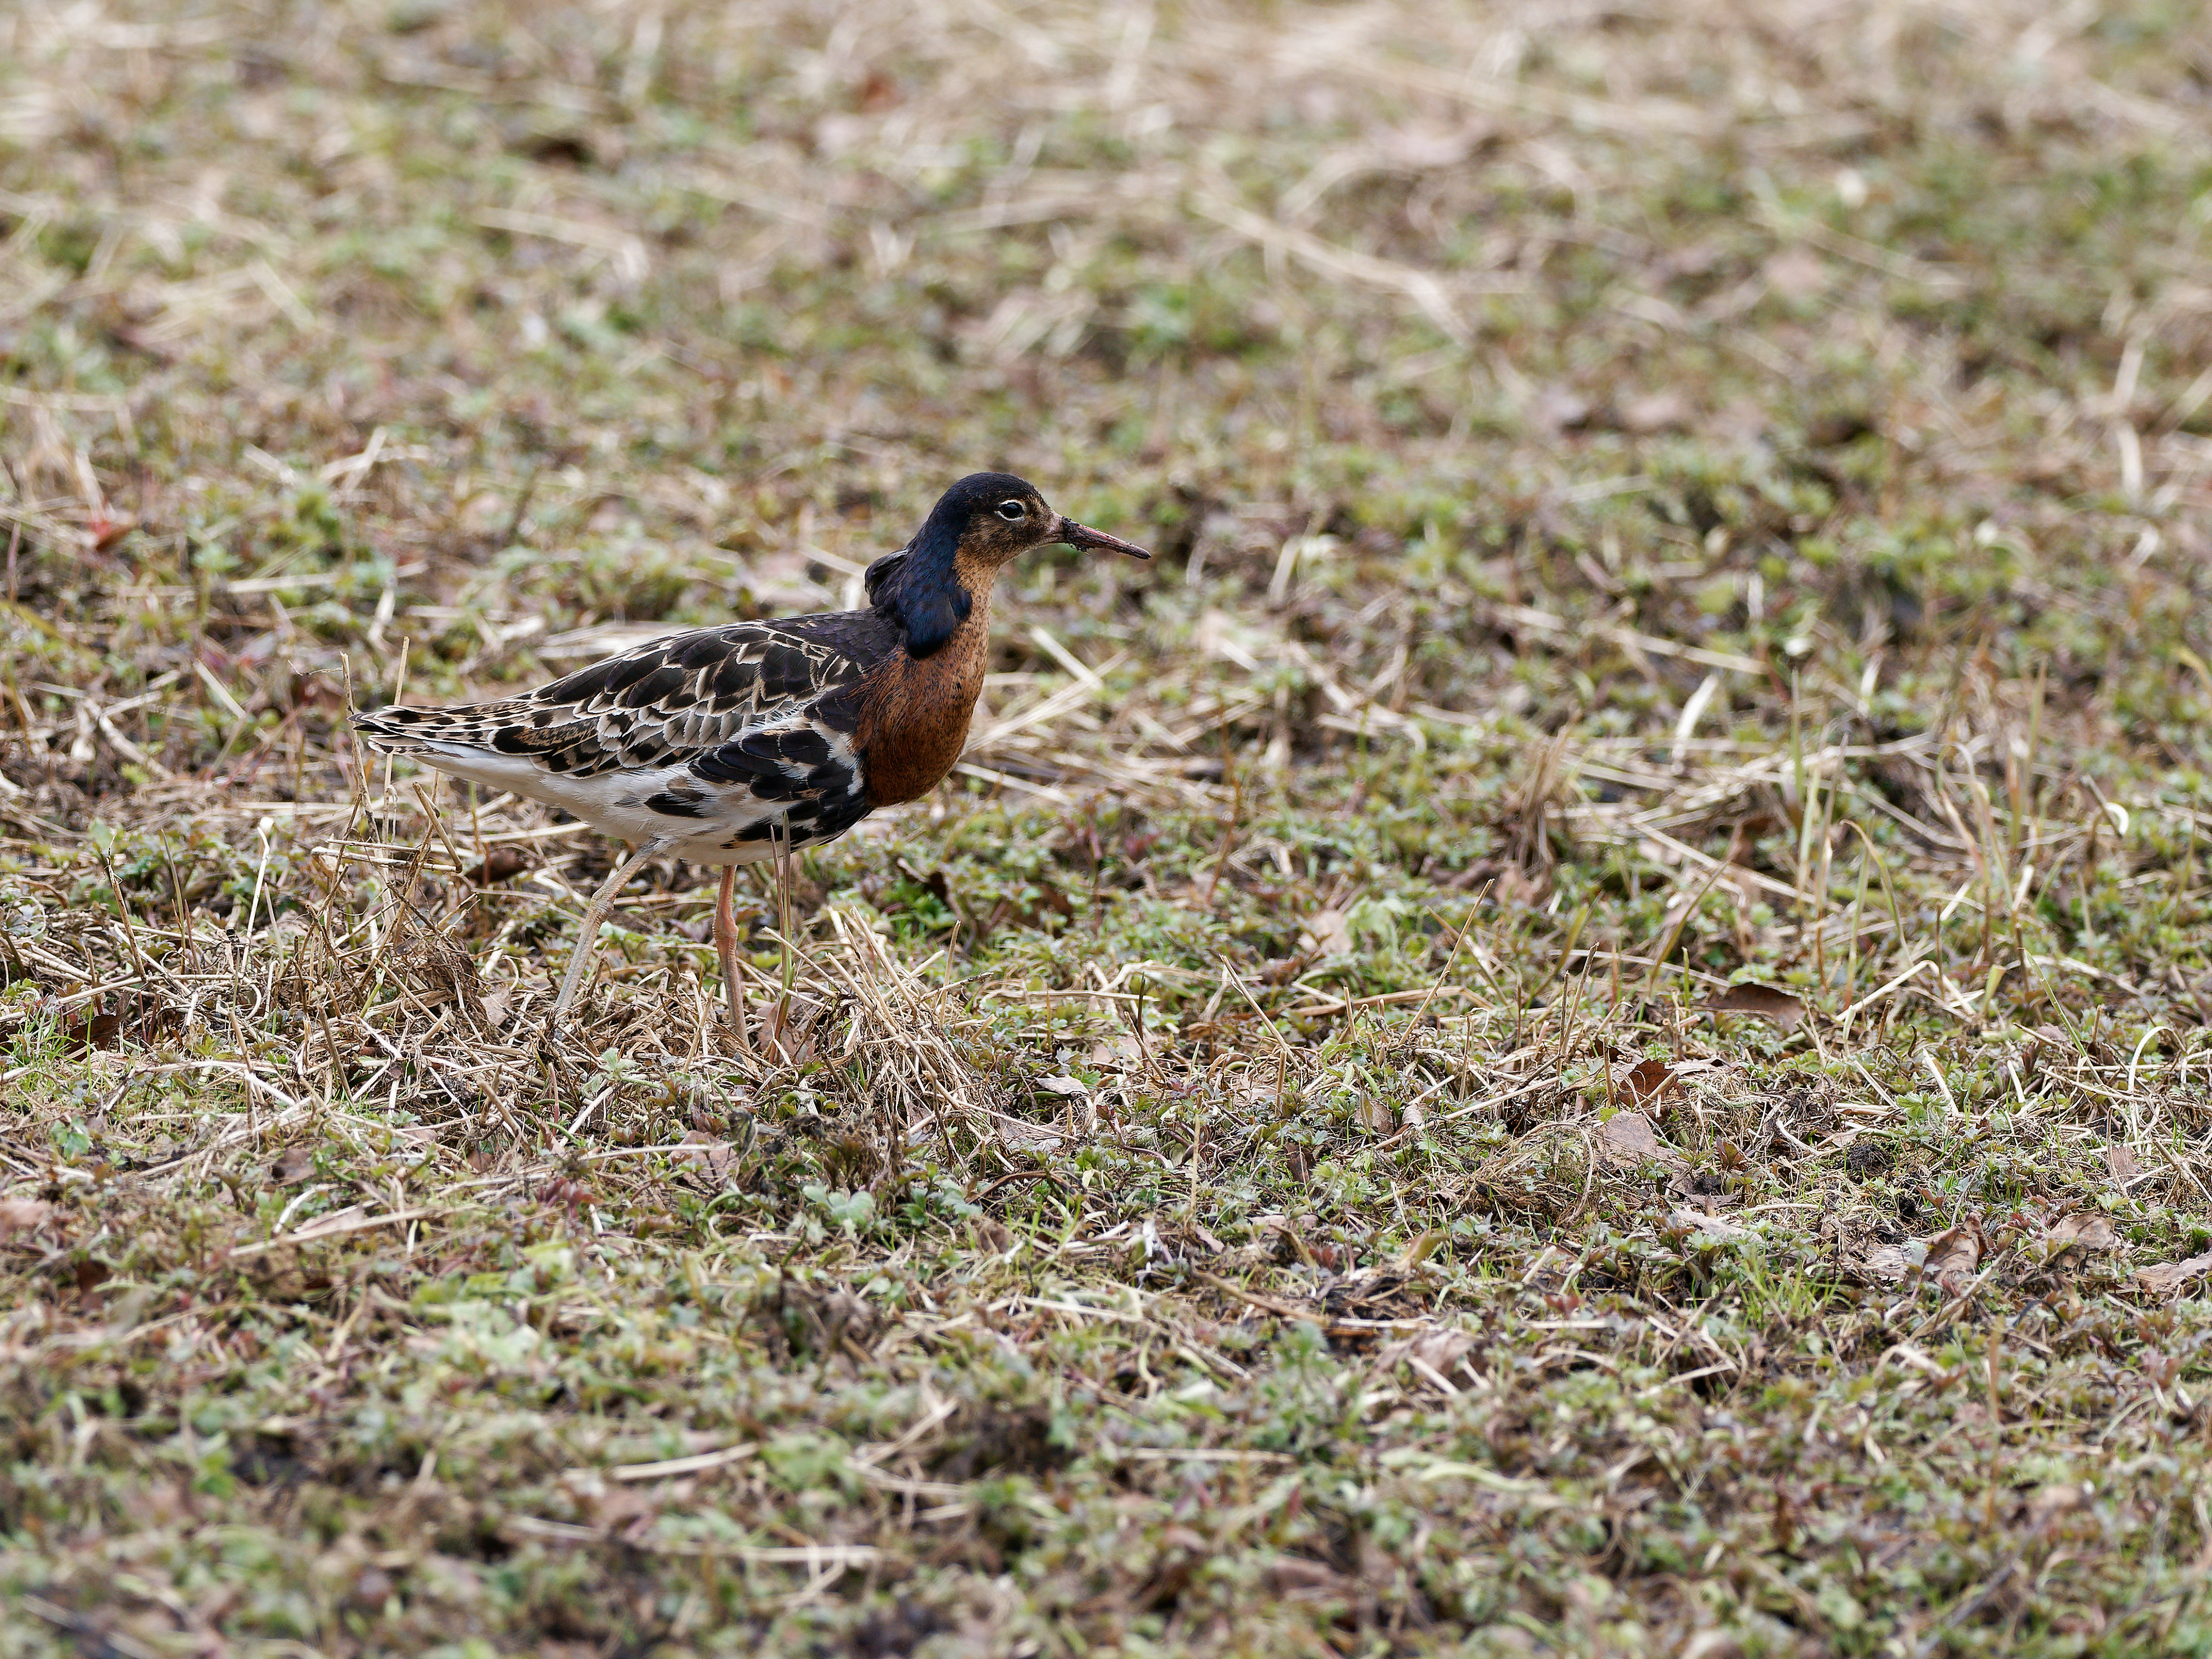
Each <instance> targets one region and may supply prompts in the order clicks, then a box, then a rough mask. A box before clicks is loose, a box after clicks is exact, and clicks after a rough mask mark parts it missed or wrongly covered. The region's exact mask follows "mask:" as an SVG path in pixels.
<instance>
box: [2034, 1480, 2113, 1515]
mask: <svg viewBox="0 0 2212 1659" xmlns="http://www.w3.org/2000/svg"><path fill="white" fill-rule="evenodd" d="M2095 1495H2096V1488H2095V1487H2093V1486H2090V1485H2089V1484H2088V1482H2087V1481H2086V1480H2060V1481H2056V1482H2054V1483H2053V1484H2051V1485H2050V1486H2038V1487H2037V1488H2036V1489H2035V1491H2034V1492H2033V1495H2031V1496H2030V1497H2029V1498H2028V1500H2027V1518H2028V1519H2029V1520H2030V1521H2032V1522H2034V1523H2035V1524H2036V1525H2037V1526H2041V1525H2042V1524H2043V1523H2044V1522H2046V1521H2050V1520H2052V1519H2054V1518H2056V1517H2057V1516H2062V1515H2069V1514H2071V1513H2072V1512H2073V1511H2074V1510H2078V1509H2080V1508H2081V1506H2082V1505H2083V1504H2087V1502H2088V1501H2089V1500H2090V1498H2093V1497H2094V1496H2095Z"/></svg>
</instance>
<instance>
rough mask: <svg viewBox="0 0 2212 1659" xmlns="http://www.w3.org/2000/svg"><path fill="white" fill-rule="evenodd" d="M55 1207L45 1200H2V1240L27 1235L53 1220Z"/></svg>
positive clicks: (0, 1205)
mask: <svg viewBox="0 0 2212 1659" xmlns="http://www.w3.org/2000/svg"><path fill="white" fill-rule="evenodd" d="M53 1213H54V1206H52V1205H51V1204H49V1203H47V1202H46V1200H43V1199H37V1198H5V1199H0V1238H6V1237H9V1235H10V1234H12V1233H27V1232H29V1231H32V1230H33V1229H34V1228H37V1227H41V1226H43V1225H46V1222H48V1221H49V1220H51V1219H52V1218H53Z"/></svg>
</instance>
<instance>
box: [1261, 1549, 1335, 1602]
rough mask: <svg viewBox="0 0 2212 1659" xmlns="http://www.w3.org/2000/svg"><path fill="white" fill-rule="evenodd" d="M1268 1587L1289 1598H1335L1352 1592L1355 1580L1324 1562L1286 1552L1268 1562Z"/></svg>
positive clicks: (1323, 1599) (1293, 1599)
mask: <svg viewBox="0 0 2212 1659" xmlns="http://www.w3.org/2000/svg"><path fill="white" fill-rule="evenodd" d="M1265 1577H1266V1580H1267V1588H1268V1589H1269V1590H1270V1591H1272V1592H1273V1594H1275V1595H1279V1596H1281V1597H1282V1598H1283V1599H1284V1600H1285V1601H1334V1600H1335V1599H1337V1598H1338V1597H1340V1596H1343V1595H1349V1594H1350V1593H1351V1587H1352V1580H1350V1579H1349V1578H1346V1577H1345V1576H1344V1575H1343V1574H1342V1573H1340V1572H1339V1571H1337V1570H1336V1569H1335V1568H1334V1567H1332V1566H1329V1565H1327V1564H1326V1563H1324V1562H1321V1561H1311V1560H1308V1559H1306V1558H1305V1557H1304V1556H1302V1555H1282V1556H1278V1557H1276V1558H1275V1559H1274V1560H1273V1561H1271V1562H1269V1563H1268V1564H1267V1572H1266V1574H1265Z"/></svg>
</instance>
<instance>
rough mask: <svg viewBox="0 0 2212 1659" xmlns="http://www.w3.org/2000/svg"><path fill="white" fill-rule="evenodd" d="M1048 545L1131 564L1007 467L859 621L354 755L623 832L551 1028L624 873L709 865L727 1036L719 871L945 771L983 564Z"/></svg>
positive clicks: (571, 680)
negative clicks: (623, 846)
mask: <svg viewBox="0 0 2212 1659" xmlns="http://www.w3.org/2000/svg"><path fill="white" fill-rule="evenodd" d="M1054 543H1060V544H1066V545H1068V546H1072V547H1076V548H1079V549H1093V550H1101V551H1107V552H1114V553H1121V554H1126V555H1127V556H1130V557H1132V558H1138V559H1149V558H1151V557H1152V555H1151V553H1149V552H1148V551H1146V550H1145V549H1144V548H1141V547H1139V546H1138V545H1137V544H1135V543H1133V542H1127V541H1124V540H1122V539H1121V538H1120V537H1118V536H1111V535H1109V534H1107V533H1106V532H1104V531H1103V530H1094V529H1091V527H1090V526H1087V525H1081V524H1078V523H1076V522H1075V521H1074V520H1072V519H1068V518H1066V517H1063V516H1062V515H1061V514H1060V513H1055V512H1054V511H1053V509H1052V508H1051V507H1048V506H1047V505H1046V504H1045V500H1044V497H1043V495H1041V494H1040V493H1039V492H1038V490H1037V488H1036V485H1034V484H1032V483H1029V482H1028V481H1027V480H1025V479H1022V478H1018V477H1014V476H1013V475H1012V473H1007V472H975V473H971V474H969V476H968V477H964V478H962V479H961V480H960V481H959V482H958V483H955V484H954V485H953V486H952V487H951V489H947V490H946V491H945V493H944V495H941V496H939V498H938V501H937V504H936V505H935V506H934V507H932V508H931V509H930V511H929V515H928V517H927V518H926V519H925V520H923V521H922V524H921V529H920V530H918V531H917V532H915V535H914V538H913V539H911V540H910V541H908V543H907V544H906V545H905V546H903V547H902V548H900V549H899V550H897V551H896V552H892V553H888V554H885V555H884V556H883V557H881V558H879V559H878V560H876V561H875V562H873V563H872V564H871V565H869V566H868V567H867V569H866V572H865V574H864V575H863V579H862V580H863V581H864V583H865V586H866V595H867V605H866V608H865V609H862V610H859V611H826V612H822V613H818V614H815V615H810V616H803V617H781V618H777V619H774V620H762V621H756V622H739V623H726V624H725V625H723V626H721V627H719V628H696V629H688V630H686V631H684V632H682V633H676V634H670V635H665V636H664V637H662V638H659V639H657V640H653V641H647V643H645V644H643V645H641V646H638V647H635V648H634V649H632V650H629V651H625V652H623V653H620V654H619V655H617V656H613V657H610V658H608V659H605V661H602V662H597V663H593V664H592V665H591V666H590V667H588V668H582V669H579V670H577V671H575V672H574V673H572V674H568V675H566V676H564V677H563V678H560V679H557V680H555V681H554V682H553V683H552V684H550V685H546V686H542V687H540V688H539V689H538V690H535V691H532V692H529V693H527V694H526V695H525V696H519V697H509V698H505V699H502V700H501V701H499V702H480V703H470V704H462V705H454V706H448V707H445V708H409V707H398V706H393V707H388V708H380V709H375V710H373V711H363V712H357V713H356V714H354V716H353V720H352V723H353V728H354V730H355V731H356V732H358V733H359V734H360V736H361V738H362V741H363V742H364V743H365V744H368V746H369V747H370V748H372V749H374V750H378V751H379V752H380V753H383V754H387V755H407V756H411V757H413V758H414V759H416V761H417V762H419V763H422V764H423V765H425V766H428V767H430V768H432V769H435V770H436V771H440V772H444V773H447V774H449V775H452V776H454V777H457V778H464V779H466V780H467V781H470V782H471V783H477V784H481V785H483V786H485V787H488V788H494V789H502V790H506V791H508V792H510V793H513V794H515V795H518V796H520V797H522V798H524V799H529V800H535V801H541V802H543V803H544V804H545V805H549V806H556V807H559V808H561V809H562V811H566V812H568V814H570V815H571V816H572V817H575V818H578V819H580V820H581V821H582V822H584V823H587V824H589V825H591V827H592V829H597V830H599V832H600V833H601V834H603V835H605V836H610V837H612V838H614V839H617V840H620V841H623V842H630V843H633V844H634V848H635V850H634V851H632V852H631V853H630V854H629V856H628V857H627V858H624V859H622V860H617V863H616V865H615V867H614V869H613V871H612V872H611V873H610V874H609V875H608V877H607V878H606V880H605V882H604V883H603V884H601V885H600V887H599V890H598V891H597V892H596V893H594V894H593V895H592V899H591V901H590V903H589V904H588V905H587V906H586V909H585V912H584V922H583V930H582V932H581V933H580V936H579V938H578V940H577V944H576V946H575V949H574V951H573V952H572V953H571V956H570V958H569V963H568V972H567V974H566V975H565V976H564V977H563V979H562V983H561V990H560V994H559V995H558V996H557V997H556V999H555V1000H554V1004H553V1012H552V1014H551V1016H550V1018H549V1020H548V1022H547V1029H548V1033H549V1035H551V1034H556V1033H557V1032H558V1031H559V1030H560V1027H561V1022H562V1018H563V1016H564V1015H565V1014H566V1013H567V1012H568V1007H569V1005H570V1004H571V1002H573V1000H574V998H575V994H576V990H577V987H578V986H579V985H580V982H581V981H582V978H583V975H584V969H585V966H586V963H588V962H589V961H590V959H591V956H592V951H593V949H594V947H595V946H596V945H597V942H598V938H599V925H600V923H601V922H602V921H604V920H605V916H606V913H607V910H608V908H609V907H610V906H611V905H612V903H613V902H614V900H615V896H616V895H617V894H618V893H620V892H621V890H622V889H623V885H624V884H626V883H627V882H628V881H629V878H631V876H633V875H634V874H635V873H636V872H637V871H638V870H639V869H640V868H641V866H643V865H644V864H645V863H646V861H647V860H650V859H653V858H655V857H657V856H659V854H663V853H671V852H672V853H674V854H677V855H678V856H679V857H681V858H684V859H686V860H690V861H691V862H692V863H695V864H698V865H702V866H707V867H708V868H719V869H720V872H721V879H720V889H719V890H718V892H717V894H716V896H715V902H714V945H715V949H716V951H717V952H718V954H719V955H720V961H721V973H722V982H723V986H724V987H725V990H726V994H727V996H728V1000H729V1007H730V1018H731V1021H732V1024H734V1025H735V1026H736V1028H737V1031H738V1039H739V1041H740V1042H744V1041H745V1029H746V1025H745V1017H744V993H743V991H742V990H741V988H740V984H739V980H738V969H737V964H736V947H737V923H736V921H735V919H734V918H733V916H732V910H731V895H732V890H733V889H734V884H735V881H736V878H737V871H738V866H741V865H746V864H753V863H757V862H759V861H761V860H766V859H770V858H777V859H781V858H784V857H786V856H787V855H788V854H790V852H791V851H792V850H793V849H794V848H800V847H817V846H821V845H823V844H825V843H827V842H832V841H835V840H836V839H837V837H838V836H842V835H843V834H844V833H845V832H846V831H847V830H848V829H851V828H852V827H853V826H854V824H856V823H859V822H860V820H861V819H862V818H864V817H867V816H868V814H869V813H871V812H872V811H876V810H878V808H880V807H884V806H890V805H896V804H897V803H899V802H902V801H909V800H914V799H918V798H920V797H921V796H922V795H924V794H927V793H928V792H929V791H930V790H931V789H933V788H934V787H936V786H937V784H938V783H939V781H941V780H943V779H944V777H945V775H946V774H947V773H949V772H951V769H952V768H953V766H954V764H955V763H957V761H958V760H959V758H960V754H961V750H963V747H964V746H965V745H966V742H967V736H968V725H969V719H970V718H971V716H972V715H973V714H974V713H975V700H976V697H977V696H978V695H979V694H980V693H981V690H982V689H983V667H984V663H985V661H986V660H987V656H988V653H989V643H990V618H991V593H992V589H993V587H994V586H995V584H996V581H997V578H998V574H999V572H1000V570H1002V569H1004V568H1006V565H1007V564H1008V563H1009V562H1012V560H1013V559H1015V558H1016V557H1018V556H1020V555H1021V554H1023V553H1025V552H1027V551H1029V550H1030V549H1032V548H1036V547H1042V546H1047V545H1049V544H1054Z"/></svg>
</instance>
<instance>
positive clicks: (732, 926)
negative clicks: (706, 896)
mask: <svg viewBox="0 0 2212 1659" xmlns="http://www.w3.org/2000/svg"><path fill="white" fill-rule="evenodd" d="M737 884H738V867H737V866H735V865H733V864H726V865H724V866H722V884H721V886H720V889H719V890H717V891H716V893H715V895H714V949H715V950H716V951H719V952H720V954H721V957H722V987H723V989H724V990H725V991H726V992H727V993H728V994H729V999H730V1029H731V1030H734V1031H735V1032H736V1033H737V1034H738V1045H739V1046H740V1047H742V1048H749V1047H750V1046H751V1045H750V1042H747V1040H746V1035H745V994H744V982H743V981H741V980H739V979H738V919H737V916H736V915H734V914H733V913H732V909H731V907H730V896H731V895H732V893H733V892H735V891H736V890H737Z"/></svg>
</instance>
